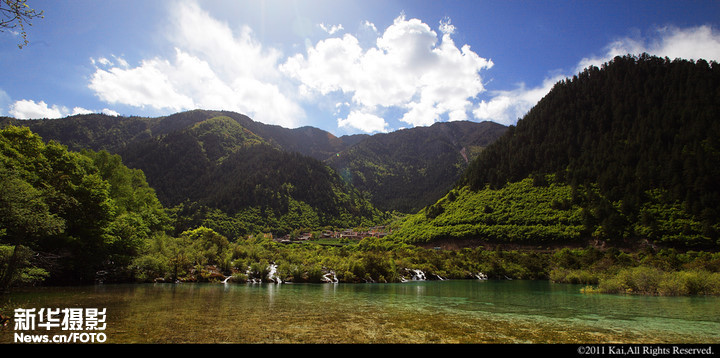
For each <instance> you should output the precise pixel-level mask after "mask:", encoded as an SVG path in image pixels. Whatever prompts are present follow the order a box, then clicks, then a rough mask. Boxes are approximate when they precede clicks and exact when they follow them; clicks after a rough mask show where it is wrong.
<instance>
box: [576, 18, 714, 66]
mask: <svg viewBox="0 0 720 358" xmlns="http://www.w3.org/2000/svg"><path fill="white" fill-rule="evenodd" d="M643 52H647V53H648V54H650V55H655V56H660V57H668V58H669V59H671V60H674V59H676V58H682V59H687V60H698V59H705V60H707V61H720V33H719V32H718V31H716V30H713V28H712V27H710V26H697V27H690V28H686V29H681V28H677V27H663V28H659V29H657V30H655V31H654V33H653V34H651V37H650V38H648V39H642V38H632V37H625V38H621V39H618V40H616V41H614V42H612V43H611V44H609V45H608V46H607V47H606V48H605V53H604V54H602V55H600V56H594V57H587V58H583V59H582V60H581V61H580V63H579V64H578V66H577V68H576V72H581V71H582V70H584V69H585V68H587V67H589V66H598V67H599V66H600V65H602V64H603V63H605V62H608V61H610V60H612V59H613V58H614V57H615V56H624V55H627V54H633V55H639V54H641V53H643Z"/></svg>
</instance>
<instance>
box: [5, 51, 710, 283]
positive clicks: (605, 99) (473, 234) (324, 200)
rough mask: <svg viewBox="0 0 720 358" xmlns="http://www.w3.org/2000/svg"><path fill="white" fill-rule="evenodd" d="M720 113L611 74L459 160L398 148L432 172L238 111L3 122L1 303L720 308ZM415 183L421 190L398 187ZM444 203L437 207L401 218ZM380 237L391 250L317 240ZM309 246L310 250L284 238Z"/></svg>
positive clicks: (674, 89) (628, 59)
mask: <svg viewBox="0 0 720 358" xmlns="http://www.w3.org/2000/svg"><path fill="white" fill-rule="evenodd" d="M718 104H720V67H719V66H718V64H717V63H707V62H704V61H697V62H693V61H685V60H672V61H671V60H669V59H662V58H656V57H650V56H647V55H642V56H625V57H617V58H615V59H614V60H613V61H611V62H609V63H607V64H605V65H604V66H602V67H601V68H597V67H591V68H588V69H587V70H585V71H584V72H582V73H580V74H578V75H577V76H575V77H574V78H572V79H567V80H564V81H561V82H559V83H558V84H556V85H555V87H554V88H553V90H552V91H551V92H550V93H549V94H548V95H547V96H546V97H545V98H543V99H542V100H541V101H540V102H539V103H538V104H537V105H536V106H535V107H534V108H533V109H532V110H531V111H530V112H529V113H528V114H527V115H526V116H525V117H523V118H522V119H521V120H520V121H518V124H517V126H511V127H509V128H500V127H498V128H495V129H494V130H495V132H493V133H495V134H493V135H494V136H495V137H492V136H491V137H484V139H482V140H480V138H475V140H474V141H473V140H463V141H462V142H461V141H460V140H459V139H454V140H456V141H457V142H456V143H454V144H453V142H452V141H444V139H442V140H441V139H437V138H442V136H440V135H437V136H435V137H431V135H430V134H427V135H420V136H409V134H412V133H415V134H417V133H420V131H415V132H406V133H404V135H405V134H407V135H408V137H407V138H408V139H406V140H405V141H400V142H398V144H396V145H400V144H403V143H405V144H407V145H410V144H417V143H418V141H420V143H424V144H422V146H423V147H426V149H427V150H428V153H432V155H425V156H424V157H425V159H427V158H428V157H432V158H434V159H436V160H437V161H436V162H433V161H429V162H424V163H423V162H422V161H420V160H418V159H417V158H415V159H412V158H404V157H406V156H407V155H408V153H410V152H412V151H401V150H399V149H398V153H397V154H395V155H392V154H390V153H391V152H392V148H393V144H392V142H390V143H389V144H388V142H385V141H384V140H381V139H383V138H380V137H377V138H374V139H372V140H370V139H371V138H372V137H357V138H333V137H330V136H327V134H326V133H321V132H317V131H312V130H309V129H307V128H305V129H301V130H299V131H291V130H283V129H280V128H271V127H265V126H261V125H258V124H253V123H252V122H248V121H247V120H246V119H245V118H244V117H242V118H241V117H233V115H232V114H229V113H214V112H213V113H210V112H197V111H194V112H190V113H184V114H178V115H175V116H171V117H168V118H172V119H173V120H174V121H171V120H169V119H168V118H163V119H158V120H147V121H146V120H136V119H132V118H124V119H120V118H118V119H116V121H115V122H112V121H111V120H109V119H108V118H106V117H102V118H100V117H98V118H96V119H98V121H97V122H93V121H92V119H90V117H91V116H90V117H88V116H85V117H82V118H81V119H80V120H79V121H76V122H72V121H67V122H58V121H47V122H45V121H32V122H31V121H28V122H27V123H28V125H27V126H25V125H23V124H24V123H23V121H10V122H9V123H7V122H6V123H5V125H4V126H3V128H2V129H0V177H1V178H0V179H1V181H0V185H1V186H2V188H1V190H0V289H1V290H7V289H10V288H11V287H16V286H22V285H38V284H44V285H67V284H92V283H97V282H233V283H242V282H257V281H272V282H279V281H282V282H311V283H319V282H329V281H330V282H349V283H350V282H351V283H360V282H402V281H404V280H412V279H413V277H414V275H415V274H416V273H417V272H418V271H417V270H419V271H421V272H422V273H423V274H424V275H425V277H427V278H428V279H538V280H552V281H554V282H567V283H580V284H584V285H587V287H586V289H585V290H584V291H585V292H587V293H594V292H611V293H640V294H652V295H688V294H692V295H700V294H712V295H716V294H720V254H719V253H718V247H720V236H719V235H720V224H719V221H720V220H719V219H720V217H719V216H720V212H718V207H720V206H718V204H719V203H720V191H719V190H720V189H718V188H717V187H716V186H715V185H714V184H715V183H717V182H720V168H719V167H718V166H717V165H716V164H717V163H720V142H719V139H718V138H719V137H720V136H719V135H720V124H718V121H717V118H719V114H720V113H718V109H719V108H718ZM198 115H201V116H203V117H198ZM93 118H94V117H93ZM82 121H85V122H82ZM78 123H85V124H84V125H83V127H79V126H76V127H74V128H73V127H69V126H73V125H77V124H78ZM91 126H98V128H96V129H95V130H96V131H97V133H95V132H94V130H91V129H89V128H91ZM31 127H32V129H31ZM440 128H444V129H442V130H444V131H448V128H450V127H448V126H445V127H443V126H437V127H435V129H440ZM107 131H109V132H111V133H115V137H113V138H114V139H112V140H111V139H110V138H111V137H112V136H108V135H107V134H106V133H107ZM39 132H43V133H47V134H48V136H49V138H46V137H45V136H44V135H43V136H41V135H40V134H38V133H39ZM459 132H467V130H460V131H459ZM500 132H502V134H500ZM295 135H301V136H303V137H295ZM434 135H436V134H433V136H434ZM313 136H314V137H313ZM478 136H479V134H478ZM60 137H64V138H68V139H67V141H63V140H62V139H61V138H60ZM311 137H313V138H316V139H317V138H319V139H317V140H315V141H308V146H306V147H307V148H309V149H308V151H311V152H312V153H315V154H314V155H316V156H318V157H321V158H322V157H324V156H325V155H327V154H328V153H336V154H335V157H334V160H333V161H330V160H328V161H325V162H324V161H322V160H320V159H317V158H316V157H313V155H309V154H308V153H300V152H298V151H294V150H290V149H288V148H296V147H298V146H301V145H300V144H299V143H301V142H302V140H301V139H298V138H304V139H305V140H308V138H311ZM92 138H94V140H90V139H92ZM291 138H292V139H291ZM395 138H399V136H397V137H395ZM422 138H426V139H428V138H435V139H434V140H433V141H429V139H428V141H427V142H422V141H421V139H422ZM446 138H447V137H446ZM449 138H458V137H449ZM490 138H492V139H490ZM83 143H85V144H83ZM71 148H72V149H71ZM348 148H349V149H348ZM353 148H354V149H353ZM396 148H400V147H396ZM460 150H462V153H464V155H465V156H464V157H458V153H460ZM353 153H354V154H353ZM378 153H380V154H382V155H380V154H378ZM344 155H347V157H343V156H344ZM331 157H332V156H331ZM373 158H376V159H377V160H374V159H373ZM458 158H461V159H458ZM437 162H445V163H446V164H447V166H446V167H443V168H452V170H450V169H442V170H439V168H433V167H431V166H432V165H434V164H433V163H437ZM343 166H344V167H346V168H348V171H347V172H343V171H342V170H338V169H336V168H338V167H340V168H342V167H343ZM423 166H425V167H426V168H425V169H423V168H421V167H423ZM466 166H467V167H466ZM373 168H375V169H374V170H372V169H373ZM441 172H447V173H448V177H452V179H451V181H452V180H455V179H457V181H456V183H455V185H454V186H453V185H452V184H448V183H449V182H448V181H447V180H446V179H447V178H444V179H443V178H440V177H442V175H441V174H440V173H441ZM418 173H421V174H423V175H425V177H424V178H423V179H422V180H420V181H419V184H418V185H417V186H413V184H412V178H409V179H408V178H404V176H410V177H411V176H413V175H420V174H418ZM383 175H384V177H383ZM395 177H396V178H397V185H401V186H402V187H401V188H400V187H395V189H393V185H392V183H393V181H392V180H388V179H392V178H395ZM441 179H442V180H441ZM358 181H362V183H358ZM451 181H450V182H451ZM408 183H410V184H408ZM354 184H357V186H355V185H354ZM433 185H434V186H435V187H437V188H443V189H442V190H443V191H442V192H439V193H435V194H433V195H429V196H425V197H424V198H423V199H421V200H420V201H413V202H412V203H411V202H409V201H408V202H405V203H401V202H400V201H398V200H399V199H401V198H403V197H407V196H408V195H407V194H403V193H407V190H408V189H411V190H415V191H424V190H425V189H423V188H426V187H429V186H433ZM363 186H364V187H363ZM368 188H374V189H376V190H375V191H374V192H371V191H370V190H369V189H368ZM393 191H394V192H395V194H396V195H397V196H396V197H395V198H385V199H387V200H386V201H384V202H385V203H391V202H392V201H393V200H395V203H396V204H398V203H400V204H401V205H406V206H405V207H406V208H412V209H408V211H409V210H412V211H410V212H407V211H405V210H402V211H398V210H394V211H393V210H389V209H392V208H394V206H392V205H390V206H383V207H382V208H379V207H378V206H376V205H374V204H373V199H377V198H378V196H383V195H386V194H384V193H392V192H393ZM419 197H423V196H422V195H418V196H415V198H419ZM436 198H439V200H436ZM414 200H415V199H414ZM419 202H425V203H426V204H423V205H418V203H419ZM418 208H420V209H418ZM374 226H382V227H384V228H386V229H387V230H392V234H390V235H389V236H385V237H382V238H379V237H371V236H370V235H367V237H353V238H348V237H345V238H332V239H329V238H326V237H325V236H324V235H323V233H324V232H337V231H339V230H343V229H354V230H355V231H359V232H362V231H366V229H368V228H370V227H374ZM301 233H302V234H305V233H309V234H310V236H309V239H308V240H303V241H299V240H293V241H286V242H281V241H280V240H278V239H279V238H280V237H281V236H283V237H291V238H295V237H297V236H299V235H300V234H301ZM271 274H272V275H271Z"/></svg>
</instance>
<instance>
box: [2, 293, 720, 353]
mask: <svg viewBox="0 0 720 358" xmlns="http://www.w3.org/2000/svg"><path fill="white" fill-rule="evenodd" d="M581 288H582V286H578V285H569V284H553V283H549V282H545V281H475V280H458V281H413V282H406V283H397V284H267V283H266V284H144V285H98V286H88V287H72V288H37V289H31V290H24V291H19V292H15V293H13V294H12V295H11V296H10V297H9V299H10V303H6V305H7V306H8V307H11V308H15V307H23V308H37V309H39V308H42V307H56V308H70V307H84V308H99V309H103V308H104V309H106V312H107V317H106V328H105V330H104V331H102V333H104V334H105V337H106V340H105V342H107V343H181V342H182V343H221V342H222V343H720V298H718V297H648V296H630V295H608V294H583V293H581V292H580V289H581ZM14 328H15V327H14V325H13V324H12V323H10V324H9V325H8V326H7V327H4V328H2V329H1V330H0V342H2V343H9V342H13V341H14V339H15V338H14V337H15V335H14V334H15V333H18V330H15V329H14ZM22 333H25V334H47V333H48V332H45V331H43V330H40V331H36V332H28V331H25V332H22ZM50 333H51V334H63V333H67V332H63V331H60V330H58V329H55V330H53V331H51V332H50Z"/></svg>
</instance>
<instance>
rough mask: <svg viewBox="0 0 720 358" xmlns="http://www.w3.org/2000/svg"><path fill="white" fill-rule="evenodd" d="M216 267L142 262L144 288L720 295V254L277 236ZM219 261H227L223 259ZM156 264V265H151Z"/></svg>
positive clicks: (226, 252)
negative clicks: (366, 287) (518, 284)
mask: <svg viewBox="0 0 720 358" xmlns="http://www.w3.org/2000/svg"><path fill="white" fill-rule="evenodd" d="M213 257H215V258H216V259H215V260H214V262H209V261H208V260H206V259H203V258H198V257H195V262H202V261H206V263H205V264H203V265H198V264H194V263H193V261H191V260H186V263H185V264H184V265H180V263H181V262H180V260H172V259H173V258H172V257H171V258H167V260H165V259H164V258H163V257H162V256H159V255H157V254H155V255H154V256H152V258H153V260H152V261H150V260H136V264H135V266H134V267H133V276H132V277H133V279H134V280H135V281H137V282H178V281H179V282H218V283H221V282H224V283H245V282H273V283H290V282H292V283H323V282H333V283H398V282H405V281H412V280H462V279H470V280H477V279H490V280H508V279H511V280H547V281H551V282H557V283H574V284H582V285H585V286H586V288H585V290H584V291H585V292H587V293H591V292H602V293H622V294H644V295H678V296H684V295H720V253H711V252H703V251H687V252H680V251H677V250H674V249H653V248H650V247H646V248H643V249H638V250H636V251H624V250H619V249H617V248H598V247H597V246H587V247H584V248H583V247H572V248H570V247H562V248H559V247H555V248H552V247H543V248H533V249H529V248H520V247H512V248H510V249H508V247H507V246H494V247H492V248H488V247H485V246H477V247H464V248H457V249H454V250H448V249H445V248H438V247H434V246H433V247H421V246H416V245H411V244H404V243H398V242H393V241H391V240H384V239H381V238H365V239H362V240H360V241H352V242H350V243H346V244H344V245H339V246H328V245H322V243H321V242H319V241H318V242H316V241H313V240H308V241H304V242H301V243H291V244H281V243H277V242H276V241H274V240H272V239H271V238H269V237H253V238H247V239H242V240H238V241H235V242H232V243H228V244H227V246H225V247H224V249H223V250H222V251H220V252H215V253H214V254H213ZM218 258H219V259H218ZM151 264H152V265H151Z"/></svg>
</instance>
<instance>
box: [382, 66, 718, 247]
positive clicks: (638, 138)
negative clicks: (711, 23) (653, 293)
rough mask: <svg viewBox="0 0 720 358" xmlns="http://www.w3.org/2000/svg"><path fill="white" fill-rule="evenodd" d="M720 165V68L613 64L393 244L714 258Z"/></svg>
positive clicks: (574, 83)
mask: <svg viewBox="0 0 720 358" xmlns="http://www.w3.org/2000/svg"><path fill="white" fill-rule="evenodd" d="M718 163H720V65H718V64H717V63H714V62H713V63H708V62H706V61H702V60H700V61H696V62H693V61H686V60H680V59H678V60H669V59H666V58H665V59H663V58H657V57H651V56H648V55H645V54H644V55H641V56H639V57H636V56H625V57H616V58H615V59H614V60H612V61H610V62H609V63H606V64H604V65H603V66H602V67H601V68H597V67H591V68H588V69H586V70H585V71H583V72H582V73H580V74H578V75H577V76H574V77H573V78H572V79H567V80H564V81H561V82H559V83H557V84H556V85H555V86H554V88H553V89H552V90H551V92H550V93H548V94H547V95H546V96H545V97H544V98H543V99H542V100H541V101H540V102H539V103H538V104H537V105H536V106H535V107H534V108H533V109H532V110H531V111H530V112H529V113H528V114H527V115H526V116H525V117H524V118H522V119H521V120H520V121H518V123H517V126H512V127H510V128H509V129H508V131H507V132H506V133H505V135H503V136H502V137H501V138H499V139H498V140H497V141H496V142H495V143H493V144H492V145H490V146H488V147H487V148H486V149H485V150H484V151H483V152H482V153H480V155H479V157H478V158H477V159H476V160H475V161H473V163H471V165H470V166H469V168H468V170H467V171H466V172H465V173H464V174H463V177H462V179H461V181H460V182H459V184H458V186H457V187H456V188H455V189H454V190H453V191H452V192H451V193H450V194H448V195H447V196H446V197H444V198H443V199H441V200H440V201H438V202H437V203H435V204H433V205H432V206H429V207H427V208H426V209H425V210H423V211H422V212H420V213H419V214H417V215H415V216H414V217H412V218H411V219H410V220H408V222H407V223H406V225H405V227H404V229H403V230H400V231H399V232H398V233H397V235H396V237H397V238H400V239H404V240H408V241H414V240H420V241H434V240H439V239H448V238H452V239H456V240H458V239H459V240H471V241H473V240H474V241H488V240H489V241H492V240H495V241H498V242H506V243H509V242H513V243H523V244H531V245H532V244H537V243H540V242H543V243H544V242H558V243H563V242H568V240H572V241H579V242H584V241H587V240H594V241H595V242H600V243H610V244H618V245H628V244H629V245H633V244H637V243H640V242H647V243H650V244H663V245H672V246H682V247H712V248H717V247H718V246H719V244H720V243H718V232H719V229H720V227H719V224H718V222H719V221H720V220H719V219H720V212H719V211H718V208H720V186H718V185H717V183H720V166H718ZM521 183H525V184H521ZM528 184H529V186H528ZM523 186H524V188H523ZM538 187H540V188H545V189H543V190H542V191H540V192H535V189H532V188H538ZM518 190H519V191H520V192H523V191H524V192H525V194H522V193H520V194H518V192H517V191H518ZM548 193H550V195H547V194H548ZM518 196H519V197H523V198H524V199H523V203H524V209H523V210H518V209H517V208H515V209H513V208H512V207H513V205H515V204H514V203H517V201H514V199H512V198H514V197H518ZM480 197H483V198H482V199H480ZM468 202H475V203H476V205H474V206H472V207H470V206H468V205H465V204H466V203H468ZM500 213H502V214H500ZM561 218H562V219H561ZM559 227H562V228H564V230H563V231H564V233H563V234H559V233H557V232H555V229H557V228H559ZM500 228H502V229H503V234H502V235H497V234H493V233H492V231H493V229H500ZM568 231H569V232H568Z"/></svg>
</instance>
